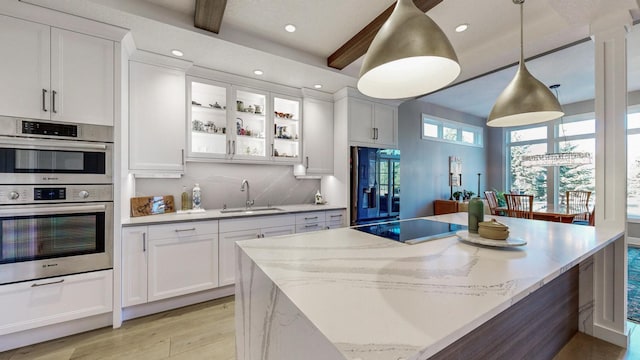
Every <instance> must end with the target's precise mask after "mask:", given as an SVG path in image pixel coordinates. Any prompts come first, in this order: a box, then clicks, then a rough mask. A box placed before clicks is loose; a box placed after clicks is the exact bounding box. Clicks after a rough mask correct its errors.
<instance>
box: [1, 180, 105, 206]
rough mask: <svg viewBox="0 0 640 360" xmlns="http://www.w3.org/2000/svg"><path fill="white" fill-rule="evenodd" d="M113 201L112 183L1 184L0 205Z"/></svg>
mask: <svg viewBox="0 0 640 360" xmlns="http://www.w3.org/2000/svg"><path fill="white" fill-rule="evenodd" d="M92 201H113V185H57V186H54V185H51V186H47V185H1V186H0V205H12V204H41V203H79V202H92Z"/></svg>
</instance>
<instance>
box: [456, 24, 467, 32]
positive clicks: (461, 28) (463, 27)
mask: <svg viewBox="0 0 640 360" xmlns="http://www.w3.org/2000/svg"><path fill="white" fill-rule="evenodd" d="M468 28H469V24H460V25H458V26H456V32H463V31H465V30H467V29H468Z"/></svg>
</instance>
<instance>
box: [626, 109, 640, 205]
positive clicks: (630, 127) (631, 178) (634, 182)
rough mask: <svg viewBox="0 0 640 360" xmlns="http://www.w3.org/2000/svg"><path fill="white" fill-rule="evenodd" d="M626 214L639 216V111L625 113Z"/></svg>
mask: <svg viewBox="0 0 640 360" xmlns="http://www.w3.org/2000/svg"><path fill="white" fill-rule="evenodd" d="M627 216H630V217H640V112H636V113H630V114H628V115H627Z"/></svg>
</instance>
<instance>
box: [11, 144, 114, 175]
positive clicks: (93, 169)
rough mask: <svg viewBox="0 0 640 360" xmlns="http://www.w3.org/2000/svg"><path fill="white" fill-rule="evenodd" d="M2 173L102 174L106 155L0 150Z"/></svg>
mask: <svg viewBox="0 0 640 360" xmlns="http://www.w3.org/2000/svg"><path fill="white" fill-rule="evenodd" d="M0 159H2V160H3V161H1V162H0V171H1V172H3V173H59V174H104V173H105V162H106V154H105V153H104V152H94V151H68V150H64V151H63V150H36V149H15V148H2V149H0Z"/></svg>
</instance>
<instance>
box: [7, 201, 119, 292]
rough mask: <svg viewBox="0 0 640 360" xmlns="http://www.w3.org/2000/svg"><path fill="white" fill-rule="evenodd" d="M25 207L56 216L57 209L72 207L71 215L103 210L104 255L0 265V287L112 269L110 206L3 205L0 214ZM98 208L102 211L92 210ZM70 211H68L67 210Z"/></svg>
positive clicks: (104, 204)
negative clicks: (72, 212) (73, 209)
mask: <svg viewBox="0 0 640 360" xmlns="http://www.w3.org/2000/svg"><path fill="white" fill-rule="evenodd" d="M23 208H24V209H26V208H29V209H30V210H28V211H32V214H33V211H40V212H41V213H51V214H56V213H60V211H58V210H59V209H61V208H75V209H77V210H78V211H74V212H75V213H83V212H85V213H88V212H99V211H104V214H105V216H104V219H105V220H104V221H105V224H104V227H105V237H104V239H105V240H104V241H105V244H104V247H105V252H104V253H98V254H89V255H76V256H66V257H60V258H53V259H43V260H33V261H25V262H17V263H9V264H0V285H3V284H10V283H15V282H21V281H30V280H37V279H45V278H50V277H55V276H63V275H71V274H78V273H83V272H89V271H97V270H104V269H111V268H112V267H113V203H112V202H104V203H88V204H87V205H77V206H67V205H64V206H59V207H56V206H51V204H47V205H19V206H3V207H2V210H0V214H3V215H6V214H15V211H16V210H20V211H22V209H23ZM96 209H102V210H96ZM69 210H70V209H69Z"/></svg>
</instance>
